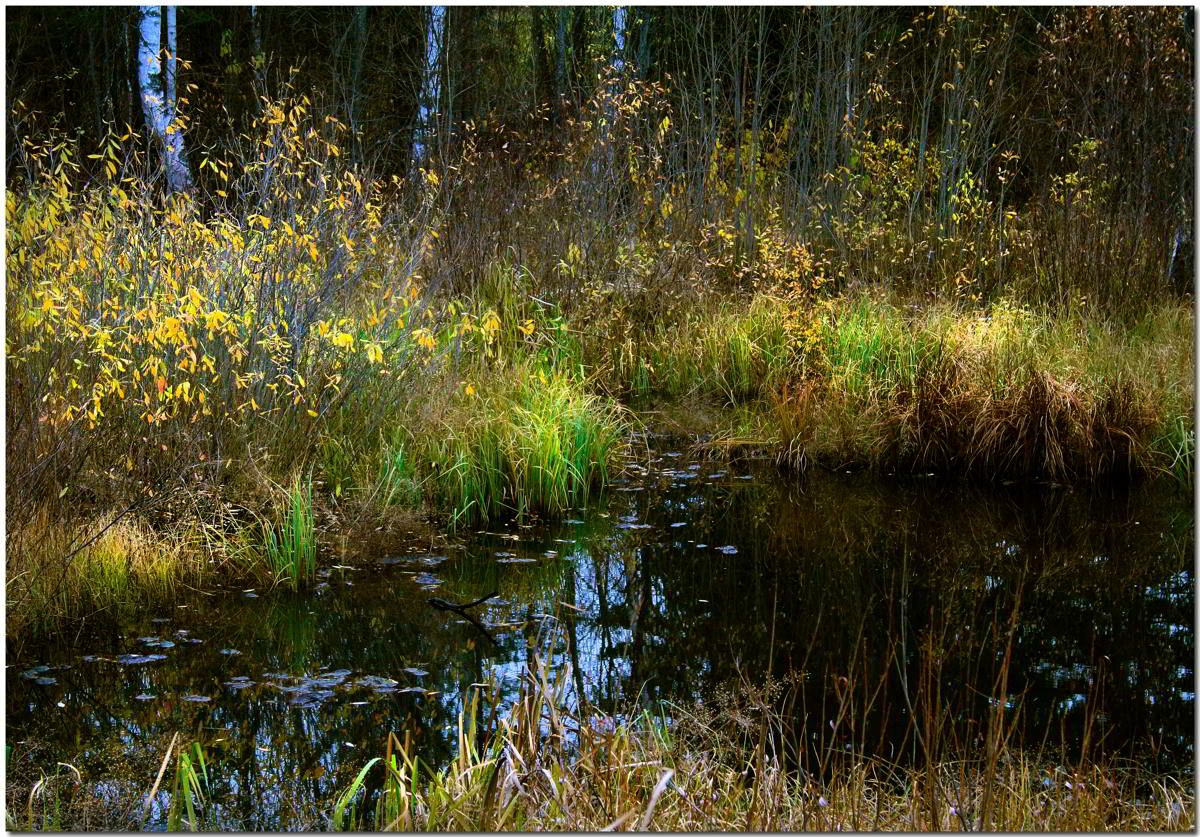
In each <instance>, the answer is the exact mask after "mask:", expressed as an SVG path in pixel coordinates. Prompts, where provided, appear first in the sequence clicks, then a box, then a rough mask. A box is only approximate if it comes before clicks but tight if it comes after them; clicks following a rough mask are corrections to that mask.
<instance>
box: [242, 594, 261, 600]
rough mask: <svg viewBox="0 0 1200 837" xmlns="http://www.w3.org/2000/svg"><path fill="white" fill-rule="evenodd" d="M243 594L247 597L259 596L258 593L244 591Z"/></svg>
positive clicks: (254, 597)
mask: <svg viewBox="0 0 1200 837" xmlns="http://www.w3.org/2000/svg"><path fill="white" fill-rule="evenodd" d="M242 595H243V596H245V597H246V598H247V599H257V598H258V593H243V594H242Z"/></svg>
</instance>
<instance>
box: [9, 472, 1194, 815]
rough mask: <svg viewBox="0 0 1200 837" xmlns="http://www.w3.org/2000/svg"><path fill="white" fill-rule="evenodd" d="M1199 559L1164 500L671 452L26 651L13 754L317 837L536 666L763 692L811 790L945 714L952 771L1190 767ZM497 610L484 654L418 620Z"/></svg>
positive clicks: (17, 672) (1180, 503) (453, 625)
mask: <svg viewBox="0 0 1200 837" xmlns="http://www.w3.org/2000/svg"><path fill="white" fill-rule="evenodd" d="M1193 539H1194V520H1193V515H1192V509H1191V506H1190V503H1189V501H1188V498H1186V497H1185V496H1183V495H1182V494H1181V493H1180V492H1179V491H1178V490H1177V489H1174V488H1172V487H1169V486H1149V487H1143V488H1140V489H1138V490H1136V491H1133V492H1131V493H1128V494H1126V495H1124V496H1116V497H1104V496H1100V495H1097V494H1091V493H1087V492H1081V491H1062V490H1050V489H1019V490H1018V489H996V490H992V489H989V490H976V489H966V488H964V487H963V486H961V485H952V484H943V483H941V482H939V481H937V480H936V479H923V480H922V479H916V480H912V479H909V480H902V481H901V480H881V479H876V478H871V477H866V476H862V475H857V476H846V475H830V474H823V473H813V474H810V475H808V476H806V477H805V478H803V479H800V480H793V479H780V478H779V477H778V476H777V475H776V473H775V472H774V471H773V469H771V468H769V467H767V466H765V465H763V464H762V463H743V464H734V465H729V464H725V463H720V462H711V461H693V460H689V458H688V457H687V456H683V455H678V454H677V453H675V452H672V451H667V452H662V453H656V454H653V455H652V457H651V459H650V460H649V461H648V462H646V463H643V465H642V466H639V467H636V468H634V469H632V471H631V473H630V474H629V475H628V476H627V477H625V478H623V479H622V480H619V481H618V482H617V483H616V484H615V485H614V486H613V490H612V491H611V492H610V494H609V498H608V500H607V501H606V502H605V503H604V504H603V505H602V506H601V505H598V506H596V507H594V508H590V509H586V510H577V511H573V512H571V513H570V515H569V516H568V519H567V520H565V521H561V522H558V523H555V524H537V525H534V524H524V525H521V524H516V523H508V524H503V525H502V524H493V525H491V526H489V527H487V528H486V530H484V531H480V532H474V533H464V534H462V535H460V537H459V543H457V544H455V545H454V546H453V547H452V548H450V549H447V550H444V551H441V552H439V553H438V554H435V555H430V554H416V555H378V556H371V557H372V558H373V559H375V560H374V563H372V564H371V565H370V566H367V567H363V568H360V569H357V570H350V569H344V570H343V569H334V570H331V571H330V572H329V574H328V576H327V577H326V578H324V579H323V580H322V583H321V585H320V586H319V587H318V589H317V590H315V591H313V592H309V593H288V592H283V591H274V592H270V593H268V592H266V591H262V590H259V591H258V592H259V594H260V595H259V596H258V597H257V598H253V599H251V598H246V597H244V596H243V595H241V593H240V592H229V593H227V594H219V595H216V596H204V597H197V598H195V599H193V600H191V601H188V602H186V606H184V607H180V608H177V609H176V610H175V611H174V612H173V613H169V614H160V613H152V614H150V613H148V614H146V618H145V619H144V620H143V621H141V622H138V623H135V624H130V625H126V626H124V627H123V628H122V630H121V631H120V632H119V633H113V634H111V635H107V636H97V637H92V638H89V639H88V640H87V642H86V644H85V645H81V646H80V647H77V648H72V647H47V648H42V649H38V650H37V651H36V652H34V656H31V657H29V658H28V659H29V663H28V664H27V665H26V666H20V667H15V668H10V669H9V671H8V675H7V682H8V698H7V712H8V714H7V722H6V723H7V730H8V742H9V744H10V745H12V746H13V748H14V749H13V758H14V759H15V760H17V762H18V767H21V766H22V765H23V766H24V767H26V768H28V767H33V766H35V765H37V766H42V767H46V768H47V769H49V770H52V768H53V765H54V763H55V762H57V761H70V762H71V763H72V764H74V765H75V766H76V767H78V768H79V769H80V770H82V771H83V772H84V774H85V775H86V776H90V777H93V778H95V777H101V776H106V775H109V773H110V772H112V773H113V781H112V784H111V787H112V789H113V793H114V794H117V793H130V792H132V793H140V794H141V795H143V796H142V797H141V798H144V794H145V793H146V792H147V791H148V789H149V785H150V784H151V782H152V778H153V775H154V774H155V773H156V772H157V767H158V763H159V761H160V760H161V756H162V752H163V749H164V748H165V746H166V742H167V741H168V740H169V739H170V737H171V735H172V734H173V733H175V732H179V733H180V734H181V739H182V740H185V741H188V740H197V741H200V742H202V743H203V744H204V746H205V748H206V752H207V753H208V756H209V759H210V762H211V766H210V770H211V774H212V779H213V782H214V786H213V793H212V795H211V799H212V804H211V805H210V808H209V813H210V816H211V818H212V823H213V824H214V826H217V827H223V828H236V829H242V830H255V829H272V830H281V829H293V828H314V827H327V825H328V823H327V822H326V821H325V820H324V819H322V818H323V817H325V816H327V815H328V813H329V809H330V808H331V806H332V800H333V799H334V797H335V795H336V794H337V793H338V792H339V791H341V790H343V789H345V787H347V786H348V784H349V782H350V781H351V779H352V778H353V776H354V774H355V773H356V772H357V770H358V768H360V767H361V766H362V765H363V764H365V763H366V762H367V760H368V759H369V758H371V757H372V756H375V755H378V754H379V752H380V750H381V748H382V746H383V744H384V741H385V739H386V736H387V733H388V732H397V733H398V734H400V736H401V737H402V738H403V736H404V735H405V734H407V735H409V736H410V738H411V740H412V741H413V742H415V746H416V750H417V752H418V754H419V755H420V757H421V758H422V759H423V760H425V761H427V762H428V763H431V764H434V765H437V764H441V763H444V762H445V761H446V760H447V759H448V758H450V756H451V755H452V752H453V745H454V742H455V741H456V736H457V715H458V712H459V711H460V710H461V708H462V706H463V702H464V699H465V698H466V697H467V695H468V694H469V693H470V692H471V691H472V690H473V688H477V686H475V684H484V683H486V684H490V685H489V687H488V691H489V693H490V694H495V695H497V696H498V698H497V701H498V703H499V704H500V705H499V706H497V707H495V708H494V709H485V712H484V714H485V717H483V718H481V719H480V721H481V726H482V728H483V729H484V731H485V735H486V734H487V731H488V730H491V729H494V724H495V716H496V714H497V712H499V711H502V710H503V705H504V704H505V703H506V702H510V701H511V700H513V699H514V698H515V696H516V695H517V693H518V689H519V681H520V677H521V673H522V671H523V669H524V667H525V666H526V665H529V664H530V663H531V662H532V661H533V658H534V655H535V653H536V654H539V655H540V656H541V658H542V659H544V660H546V661H548V662H549V663H550V665H551V668H556V667H562V666H566V665H568V664H569V665H570V666H571V676H572V681H573V683H574V684H575V686H576V688H575V690H574V691H575V693H574V694H573V695H572V696H571V700H573V701H576V702H579V701H581V700H584V701H587V702H590V703H591V704H593V705H596V706H598V707H600V708H602V709H604V710H607V711H611V712H624V711H628V710H629V709H630V708H631V707H632V706H634V705H635V703H636V702H637V701H641V703H642V705H644V706H649V707H657V705H658V702H659V701H671V702H675V703H682V704H688V703H691V702H694V701H701V702H707V703H708V704H709V705H716V704H717V703H719V701H720V700H721V699H722V698H721V696H722V695H726V696H727V695H729V694H730V686H731V684H735V683H737V682H739V681H742V680H745V681H747V682H749V683H752V684H761V683H763V682H765V681H766V680H767V678H768V674H770V675H773V676H774V677H775V678H777V679H779V680H781V681H787V682H788V683H789V684H790V685H789V686H788V689H787V694H788V701H789V702H788V704H787V705H788V707H789V710H790V712H791V715H792V716H793V717H794V718H795V723H796V726H795V729H794V730H792V731H791V740H792V743H793V744H795V745H799V746H802V748H803V749H804V750H805V756H804V758H806V759H807V760H808V761H807V762H806V763H809V764H811V763H812V762H813V759H814V758H824V757H827V756H828V755H829V754H830V753H835V752H836V753H840V752H857V753H867V754H875V755H881V756H884V757H887V758H892V759H895V760H897V761H900V762H910V761H912V760H913V759H914V758H917V757H918V755H919V752H918V750H919V743H918V742H919V741H920V740H922V739H921V737H920V735H919V734H918V733H920V732H921V731H922V730H924V732H925V733H926V734H927V733H928V732H929V728H928V725H929V723H930V721H929V717H930V716H928V715H926V714H925V713H924V711H923V707H928V706H933V707H936V711H935V712H934V713H933V716H934V717H935V718H940V719H942V720H941V721H940V722H939V723H941V724H942V728H941V736H942V740H944V741H945V742H953V743H955V744H957V745H958V746H963V747H972V746H976V745H977V744H978V741H979V736H980V731H981V730H982V729H984V728H985V727H986V724H987V723H988V720H989V718H994V717H995V716H996V713H1000V715H1002V716H1003V717H1004V718H1005V722H1006V724H1010V725H1011V729H1012V730H1013V734H1014V739H1013V743H1017V744H1023V745H1024V746H1026V747H1029V748H1037V747H1039V746H1040V745H1042V743H1043V742H1045V743H1047V744H1048V745H1050V746H1052V747H1061V748H1062V751H1063V753H1064V754H1065V755H1067V756H1068V757H1070V756H1071V755H1072V754H1078V753H1079V752H1080V750H1081V749H1083V748H1085V747H1086V748H1087V749H1088V751H1089V752H1091V753H1093V754H1099V753H1102V752H1103V753H1112V754H1121V755H1126V756H1130V757H1133V758H1136V759H1138V760H1139V761H1140V762H1142V763H1143V764H1145V765H1146V766H1152V767H1156V768H1159V769H1165V768H1172V767H1178V766H1180V765H1185V764H1187V763H1189V762H1190V761H1191V758H1192V752H1193V750H1192V747H1193V741H1192V733H1193V730H1192V713H1193V707H1194V683H1193V669H1192V666H1193V623H1192V620H1193V606H1192V603H1193V564H1192V553H1193ZM493 590H498V591H500V597H499V598H498V599H495V600H491V601H488V602H486V603H484V604H483V605H481V606H480V607H479V608H477V609H475V610H473V611H472V613H471V615H472V616H473V617H474V618H475V619H477V620H478V622H479V623H480V624H479V626H476V625H473V624H471V623H470V622H469V621H467V620H464V619H463V618H462V617H461V616H460V615H459V614H457V613H455V612H453V611H445V610H439V609H437V608H434V607H431V606H429V605H428V603H427V601H426V600H427V598H428V597H429V596H431V595H436V596H438V597H440V598H444V599H448V600H451V601H455V602H469V601H471V600H473V599H477V598H479V597H481V596H484V595H486V594H487V593H489V592H491V591H493ZM162 619H169V621H166V622H164V621H161V620H162ZM480 628H482V629H483V630H484V631H486V633H481V631H480ZM489 635H490V636H492V637H494V638H495V642H492V641H490V640H489V639H488V636H489ZM1006 656H1007V662H1006ZM1004 672H1007V683H1006V685H1005V687H1004V689H1003V693H1004V694H1003V696H1002V697H999V700H997V698H998V696H999V691H998V689H999V684H1000V683H1001V680H1000V678H1001V675H1002V674H1003V673H1004ZM197 698H208V700H204V701H201V700H197ZM998 703H999V704H1002V705H1004V707H1005V708H1003V709H1000V708H998ZM914 718H915V719H916V724H915V726H914V724H913V720H914ZM923 718H924V720H922V719H923ZM831 721H832V722H833V723H832V724H831ZM800 742H803V744H800ZM117 764H120V765H124V767H123V768H122V769H121V770H120V771H115V772H114V771H113V766H114V765H117Z"/></svg>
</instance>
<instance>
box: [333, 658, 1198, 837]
mask: <svg viewBox="0 0 1200 837" xmlns="http://www.w3.org/2000/svg"><path fill="white" fill-rule="evenodd" d="M568 681H569V678H568V677H566V676H565V675H564V674H563V673H562V672H559V673H558V674H557V675H552V674H551V673H549V672H548V671H547V670H546V668H545V667H544V665H541V664H538V663H535V664H534V666H533V667H532V668H531V669H529V670H528V671H527V672H526V674H525V678H524V685H523V688H522V690H521V694H520V696H519V697H518V699H517V700H516V701H514V703H513V705H512V707H511V709H510V710H509V711H508V712H507V714H506V715H505V716H503V717H502V718H500V719H499V720H498V722H497V724H496V727H495V731H494V733H493V734H492V735H490V736H487V735H484V733H483V732H482V731H481V730H480V728H479V726H478V724H477V721H476V719H478V718H480V717H482V716H481V714H480V712H479V709H480V701H481V697H480V692H479V691H476V692H474V693H473V694H472V695H471V696H470V697H468V698H467V699H466V703H465V704H464V707H463V711H462V713H461V714H460V716H459V725H458V747H457V749H458V755H457V757H456V758H455V759H454V760H453V761H452V762H451V763H450V764H448V765H446V766H444V767H442V768H440V769H434V768H432V767H431V766H428V765H425V764H423V763H421V762H420V761H419V760H418V759H417V758H416V757H415V756H412V755H410V753H411V751H412V745H411V743H410V742H408V741H401V740H400V739H399V738H397V737H396V736H395V735H391V734H389V735H388V736H387V740H386V744H385V747H384V754H383V755H382V756H380V757H377V758H374V759H372V760H370V761H369V762H368V763H367V764H366V765H365V766H364V767H363V768H362V770H360V772H359V773H358V775H357V777H356V778H355V780H354V781H353V782H352V783H351V784H350V786H349V787H347V789H346V790H345V791H344V792H343V793H341V794H340V795H339V796H338V798H337V799H336V801H335V803H334V806H333V811H334V814H333V821H334V825H335V827H337V828H344V829H354V830H362V829H367V828H371V829H376V830H388V831H392V830H396V831H463V830H467V831H543V830H545V831H599V830H618V829H620V830H635V829H636V830H645V829H647V828H654V829H656V830H665V831H678V832H686V831H741V830H752V829H764V830H769V831H784V830H787V831H790V830H805V831H841V830H864V829H870V830H888V831H891V830H897V831H925V830H951V831H958V830H964V831H971V830H976V829H979V828H981V827H982V828H989V829H995V830H1001V831H1016V830H1042V831H1063V830H1083V831H1092V830H1099V831H1114V830H1115V831H1123V830H1143V829H1147V830H1179V831H1185V830H1188V829H1190V828H1192V827H1193V825H1194V822H1195V810H1194V801H1195V796H1194V789H1193V788H1190V787H1188V786H1186V785H1184V784H1182V783H1180V782H1179V781H1177V780H1176V779H1174V778H1171V777H1169V776H1155V775H1152V774H1148V773H1145V772H1142V771H1139V770H1138V769H1136V768H1131V767H1127V766H1124V765H1122V764H1120V763H1117V762H1105V763H1091V762H1087V763H1079V764H1075V765H1072V764H1070V763H1067V762H1055V761H1053V760H1051V759H1049V758H1048V757H1034V756H1031V755H1029V754H1027V753H1025V752H1023V751H1021V750H1019V749H1016V748H1014V747H1012V746H1010V745H1009V744H1006V743H1005V741H1004V739H1003V738H1001V739H999V740H998V745H997V748H996V752H995V754H994V758H987V757H983V756H981V755H980V754H978V753H972V752H970V751H968V750H967V749H961V750H959V749H957V748H954V747H953V746H951V742H949V741H946V742H943V744H944V746H945V748H946V749H945V752H944V753H943V755H942V756H941V757H940V758H939V759H937V760H936V761H935V762H933V763H931V764H929V765H926V766H923V767H917V768H901V767H897V766H896V765H894V764H888V763H885V762H882V761H879V760H877V759H874V758H868V757H863V756H855V755H850V756H843V757H839V758H837V759H836V760H834V761H831V762H829V763H828V764H827V765H825V768H828V769H819V768H817V767H813V768H812V769H810V770H804V769H796V768H795V767H794V766H793V767H789V766H787V765H785V764H784V763H783V761H782V760H781V758H780V757H779V755H778V754H773V753H772V750H771V748H770V747H768V746H764V745H765V744H766V742H767V740H768V739H769V737H770V736H771V735H772V734H778V732H779V731H781V730H785V729H787V728H788V725H789V721H788V720H787V718H786V717H784V716H783V715H782V714H781V712H780V710H778V709H773V708H772V707H771V704H770V703H769V702H767V701H764V700H763V699H762V698H761V697H758V698H754V699H752V700H751V701H750V704H749V706H750V708H751V715H749V716H745V718H744V720H745V721H747V723H741V722H739V723H733V722H732V719H731V718H730V717H728V716H726V717H725V718H724V720H715V719H713V717H712V715H711V713H707V714H706V713H704V712H701V713H694V712H692V711H689V710H687V709H686V708H683V707H671V709H670V711H669V712H651V711H649V710H643V711H641V712H638V713H636V714H634V715H633V716H632V717H629V718H627V719H626V720H617V719H614V718H613V717H611V716H607V715H604V714H601V713H596V712H594V711H589V712H588V713H587V714H580V713H577V712H574V711H571V710H569V709H567V708H566V707H565V706H564V701H563V696H564V691H565V688H566V683H567V682H568ZM839 719H841V716H839ZM841 720H844V719H841ZM934 730H935V727H927V731H934ZM988 764H990V765H991V767H992V769H990V770H989V769H985V768H986V765H988ZM373 770H374V771H377V770H383V771H384V772H385V774H386V775H385V777H384V780H383V783H382V789H381V790H379V791H377V796H376V797H375V799H374V804H373V805H372V804H371V802H372V800H370V799H368V798H367V796H366V795H365V793H364V792H363V789H364V787H365V786H366V784H367V782H366V777H367V775H368V774H369V773H370V772H371V771H373Z"/></svg>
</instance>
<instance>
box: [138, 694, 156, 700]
mask: <svg viewBox="0 0 1200 837" xmlns="http://www.w3.org/2000/svg"><path fill="white" fill-rule="evenodd" d="M156 697H158V695H147V694H141V695H136V696H134V698H133V699H134V700H154V699H155V698H156Z"/></svg>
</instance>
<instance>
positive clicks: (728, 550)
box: [717, 546, 738, 555]
mask: <svg viewBox="0 0 1200 837" xmlns="http://www.w3.org/2000/svg"><path fill="white" fill-rule="evenodd" d="M737 551H738V548H737V547H736V546H718V547H717V552H724V553H725V554H726V555H737Z"/></svg>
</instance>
